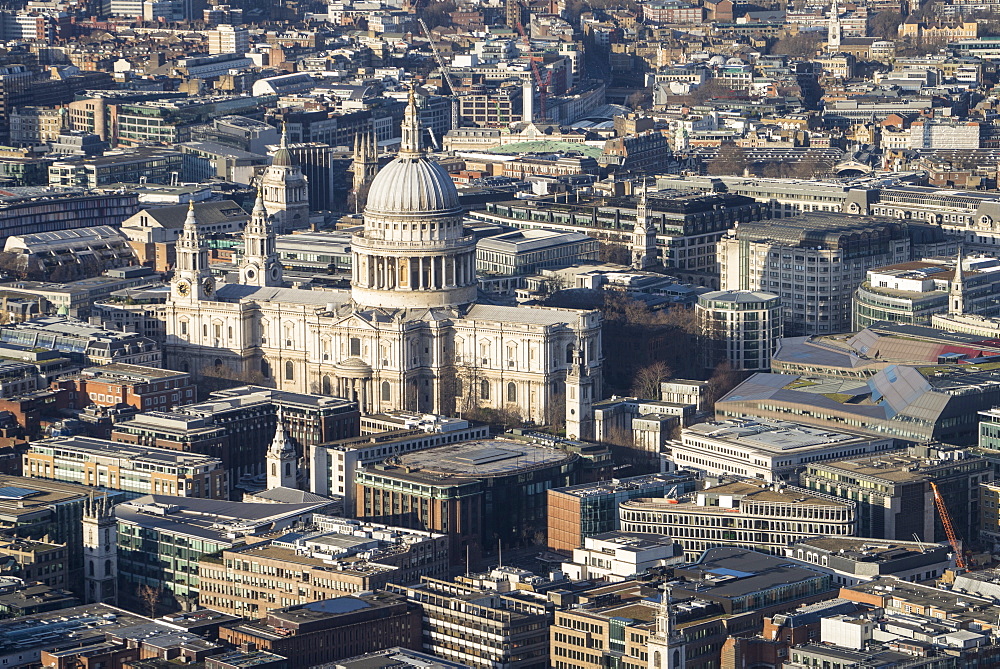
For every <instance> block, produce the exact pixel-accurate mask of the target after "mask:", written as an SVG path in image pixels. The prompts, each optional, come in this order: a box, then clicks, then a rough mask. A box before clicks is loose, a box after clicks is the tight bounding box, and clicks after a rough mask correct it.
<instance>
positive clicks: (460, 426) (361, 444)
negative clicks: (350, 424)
mask: <svg viewBox="0 0 1000 669" xmlns="http://www.w3.org/2000/svg"><path fill="white" fill-rule="evenodd" d="M362 429H363V430H364V431H365V434H362V435H361V436H357V437H351V438H349V439H340V440H337V441H332V442H327V443H321V444H317V445H315V446H313V447H312V448H311V449H310V450H309V476H310V484H309V489H310V490H311V491H312V492H314V493H316V494H318V495H327V496H330V495H337V496H340V497H343V499H344V509H345V510H347V513H349V514H350V513H353V512H354V510H355V507H356V503H355V489H354V488H355V479H356V475H357V472H358V470H359V469H362V468H364V467H368V466H371V465H374V464H376V463H379V462H384V461H385V460H387V459H389V458H392V457H395V456H398V455H402V454H404V453H409V452H410V451H418V450H421V449H425V448H434V447H436V446H443V445H445V444H452V443H457V442H462V441H468V440H470V439H485V438H487V437H488V436H489V426H488V425H482V424H474V423H471V422H470V421H467V420H462V419H461V418H448V417H445V416H432V415H429V414H413V413H408V412H396V413H392V414H377V415H375V416H365V417H364V418H363V419H362Z"/></svg>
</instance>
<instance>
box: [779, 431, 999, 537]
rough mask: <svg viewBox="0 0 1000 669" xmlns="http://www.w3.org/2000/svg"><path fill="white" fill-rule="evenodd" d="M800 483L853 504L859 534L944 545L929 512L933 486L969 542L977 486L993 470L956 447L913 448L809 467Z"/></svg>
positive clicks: (975, 516) (941, 531)
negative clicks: (938, 491)
mask: <svg viewBox="0 0 1000 669" xmlns="http://www.w3.org/2000/svg"><path fill="white" fill-rule="evenodd" d="M799 480H800V485H801V486H802V487H804V488H808V489H809V490H811V491H816V492H818V493H822V494H824V495H832V496H834V497H836V498H838V499H843V500H852V503H853V504H855V505H856V506H857V521H858V528H857V535H858V536H862V537H873V538H878V539H892V540H901V541H909V540H910V539H913V537H914V535H916V536H917V537H919V541H928V542H932V541H946V540H947V539H948V537H947V536H946V535H945V533H944V528H943V526H942V525H941V523H940V522H938V520H937V511H936V510H935V508H934V493H933V491H932V490H931V486H930V483H931V482H934V483H935V484H936V485H937V486H938V489H939V490H940V492H941V496H942V497H943V498H944V501H945V504H946V506H947V507H948V510H949V512H950V513H951V516H952V521H953V523H954V527H955V531H956V532H957V533H958V535H959V536H960V537H961V538H963V539H965V540H967V541H972V540H974V538H975V536H976V533H977V531H978V528H979V519H980V517H981V516H980V504H979V487H980V484H983V483H989V482H990V481H992V480H993V471H992V469H991V467H990V464H989V462H988V461H987V460H986V459H985V458H981V457H975V456H972V455H970V454H967V453H966V452H965V451H963V450H960V449H957V448H955V447H947V446H939V447H935V446H914V447H911V448H909V449H908V450H907V451H906V452H893V453H883V454H880V455H875V456H870V457H863V458H850V459H846V460H839V461H835V462H823V463H815V464H810V465H808V466H807V467H806V470H805V472H803V473H802V475H801V476H800V479H799Z"/></svg>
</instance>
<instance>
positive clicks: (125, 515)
mask: <svg viewBox="0 0 1000 669" xmlns="http://www.w3.org/2000/svg"><path fill="white" fill-rule="evenodd" d="M327 504H328V502H315V503H304V504H261V503H248V502H226V501H220V500H212V499H198V498H192V497H172V496H164V495H145V496H143V497H138V498H136V499H133V500H132V501H130V502H126V503H123V504H119V505H118V506H116V507H115V509H114V513H115V518H116V519H117V521H118V549H117V565H118V586H119V587H118V592H119V597H118V601H119V603H120V604H124V605H131V606H136V605H139V601H138V589H139V588H140V587H141V586H144V585H148V586H150V587H152V588H156V589H158V590H162V591H163V592H162V594H163V604H164V606H166V607H168V608H181V606H180V605H181V603H183V602H194V601H196V598H197V597H198V562H199V560H200V559H201V557H202V556H203V555H206V554H210V553H219V552H221V551H223V550H225V549H228V548H232V547H234V546H237V545H242V544H245V543H252V542H253V537H254V536H255V535H257V534H260V533H263V532H281V531H283V530H287V529H290V528H291V527H293V526H294V525H295V524H296V523H301V522H305V521H308V520H309V519H310V518H311V516H312V514H313V513H314V512H315V511H318V510H320V509H322V508H324V507H325V506H326V505H327ZM248 537H249V538H250V539H248Z"/></svg>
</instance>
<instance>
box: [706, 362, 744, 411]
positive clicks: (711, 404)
mask: <svg viewBox="0 0 1000 669" xmlns="http://www.w3.org/2000/svg"><path fill="white" fill-rule="evenodd" d="M747 376H749V373H748V372H744V371H740V370H738V369H734V368H733V366H732V365H731V364H730V363H729V361H724V362H720V363H719V364H718V365H717V366H716V368H715V371H714V372H712V377H711V378H710V379H709V380H708V389H707V390H706V393H705V395H706V397H705V400H706V402H705V404H706V407H707V408H708V410H709V411H713V410H714V409H715V402H716V401H717V400H720V399H722V398H723V397H725V396H726V394H727V393H728V392H729V391H730V390H732V389H733V388H735V387H736V386H738V385H739V384H740V383H742V382H743V380H744V379H746V378H747Z"/></svg>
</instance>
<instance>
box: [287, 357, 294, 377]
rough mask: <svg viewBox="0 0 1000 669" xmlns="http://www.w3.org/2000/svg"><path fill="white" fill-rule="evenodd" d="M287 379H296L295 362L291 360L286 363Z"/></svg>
mask: <svg viewBox="0 0 1000 669" xmlns="http://www.w3.org/2000/svg"><path fill="white" fill-rule="evenodd" d="M285 380H286V381H294V380H295V364H294V363H293V362H292V361H291V360H289V361H288V362H286V363H285Z"/></svg>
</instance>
